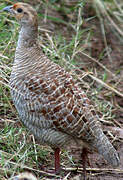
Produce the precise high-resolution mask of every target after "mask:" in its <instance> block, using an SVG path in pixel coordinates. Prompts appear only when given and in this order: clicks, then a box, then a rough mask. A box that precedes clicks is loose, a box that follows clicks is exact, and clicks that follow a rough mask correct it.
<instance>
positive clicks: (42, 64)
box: [3, 3, 120, 171]
mask: <svg viewBox="0 0 123 180" xmlns="http://www.w3.org/2000/svg"><path fill="white" fill-rule="evenodd" d="M3 10H4V11H8V12H10V13H11V14H12V15H13V16H14V17H15V18H16V19H17V20H18V22H19V23H20V24H21V30H20V33H19V39H18V43H17V48H16V52H15V60H14V64H13V68H12V73H11V77H10V86H11V95H12V98H13V102H14V104H15V107H16V109H17V111H18V114H19V117H20V119H21V121H22V122H23V123H24V125H25V126H26V127H27V128H28V129H29V130H30V131H31V132H32V133H33V134H34V136H35V137H36V138H37V139H39V140H40V142H41V143H43V144H45V143H46V144H48V145H50V146H51V147H52V148H53V149H54V151H55V170H56V171H58V170H59V168H60V162H59V152H60V148H62V147H63V146H64V145H68V144H69V143H70V142H71V140H73V141H82V142H83V143H84V146H85V147H86V146H87V147H90V148H91V149H92V150H96V151H98V153H99V154H101V155H102V156H103V157H104V158H105V159H106V160H107V161H108V162H109V163H110V164H111V165H112V166H114V167H116V166H118V164H119V161H120V160H119V157H118V154H117V152H116V150H115V148H114V147H113V146H112V144H111V143H110V141H109V140H108V138H107V137H106V136H105V135H104V133H103V131H102V129H101V125H100V123H99V117H98V115H97V114H96V111H95V109H94V107H93V106H92V104H91V102H90V100H89V99H88V98H87V96H86V93H85V92H84V91H83V90H82V89H81V88H80V87H79V86H78V84H77V82H76V80H74V79H73V78H72V76H71V75H70V74H69V73H68V72H66V71H65V70H64V69H63V68H61V67H60V66H59V65H57V64H55V63H54V62H52V61H50V60H49V59H48V58H47V57H46V56H45V55H44V54H43V52H42V49H41V47H40V45H39V44H38V42H37V38H38V20H37V13H36V11H35V10H34V9H33V8H32V7H31V6H30V5H28V4H26V3H16V4H14V5H12V6H7V7H5V8H4V9H3Z"/></svg>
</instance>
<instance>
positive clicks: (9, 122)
mask: <svg viewBox="0 0 123 180" xmlns="http://www.w3.org/2000/svg"><path fill="white" fill-rule="evenodd" d="M15 2H19V1H14V0H4V1H3V0H0V179H2V180H3V179H4V180H5V179H9V178H10V179H11V178H12V177H14V176H15V175H16V174H18V173H19V172H23V171H31V172H33V173H35V175H36V176H37V177H38V178H39V179H48V177H49V175H48V173H46V169H48V168H49V169H53V167H54V156H53V151H52V149H51V148H50V147H48V146H46V147H44V146H41V145H40V144H39V143H38V142H37V141H36V140H35V138H34V137H33V135H31V134H30V132H29V131H28V130H27V129H26V128H25V127H24V126H23V125H22V124H21V122H20V121H19V118H18V114H17V112H16V110H15V107H14V105H13V102H12V99H11V96H10V91H9V89H10V87H9V76H10V73H11V67H12V63H13V59H14V53H15V48H16V43H17V39H18V32H19V29H20V26H19V24H18V23H17V22H16V20H15V19H14V18H13V17H11V16H10V15H9V14H7V13H5V12H2V11H1V10H2V8H4V7H5V6H7V5H11V4H13V3H15ZM23 2H26V3H29V4H31V5H32V6H33V7H34V8H35V9H36V10H37V13H38V18H39V39H38V41H39V43H40V45H41V47H42V49H43V52H44V53H45V54H46V55H47V56H48V57H49V58H50V59H51V60H52V61H54V62H55V63H58V64H59V65H60V66H62V67H64V68H65V69H66V70H67V71H69V73H71V75H72V76H73V77H74V78H75V79H77V80H78V81H79V84H80V86H81V87H82V88H83V89H84V90H85V92H86V93H87V94H88V96H89V98H90V99H92V101H93V102H94V106H95V108H96V109H97V112H98V113H99V116H100V121H101V123H102V127H103V128H104V132H105V133H106V134H107V136H108V137H109V138H110V140H111V142H112V143H113V145H114V146H115V147H116V149H117V150H118V152H119V154H121V153H122V152H123V1H122V0H35V1H29V0H23ZM80 156H81V148H80V150H78V147H76V146H74V145H72V146H71V147H68V149H63V150H62V152H61V164H62V166H63V168H70V170H71V171H70V173H68V176H65V174H64V173H62V174H61V175H60V176H55V175H52V176H50V179H60V178H61V179H65V178H66V179H74V178H76V177H77V178H78V179H79V178H80V179H81V177H80V172H81V173H82V171H81V170H80V171H78V172H74V171H73V169H72V168H75V167H77V166H79V167H82V163H81V158H80ZM89 158H90V159H93V167H95V168H96V169H95V168H92V167H90V169H89V170H88V177H90V178H91V179H95V180H96V179H104V176H105V179H106V178H107V179H109V177H110V178H111V179H116V178H117V179H121V178H122V176H123V157H121V165H120V167H119V168H120V169H121V170H119V171H115V170H114V171H112V170H111V169H110V166H109V165H108V164H107V163H106V162H105V161H104V159H103V158H101V157H100V156H99V155H97V154H96V153H93V154H90V155H89ZM104 168H106V169H107V170H108V172H109V173H106V172H107V171H104ZM99 172H101V173H99ZM102 174H103V176H102Z"/></svg>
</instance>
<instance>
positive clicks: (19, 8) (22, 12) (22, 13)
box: [3, 2, 37, 26]
mask: <svg viewBox="0 0 123 180" xmlns="http://www.w3.org/2000/svg"><path fill="white" fill-rule="evenodd" d="M3 11H7V12H9V13H11V14H12V15H13V16H14V17H15V18H16V19H17V21H18V22H19V23H20V24H21V25H22V26H23V25H24V26H30V25H31V26H37V13H36V11H35V10H34V9H33V8H32V7H31V6H30V5H29V4H26V3H20V2H19V3H16V4H14V5H12V6H7V7H5V8H3Z"/></svg>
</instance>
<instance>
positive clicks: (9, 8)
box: [3, 6, 13, 13]
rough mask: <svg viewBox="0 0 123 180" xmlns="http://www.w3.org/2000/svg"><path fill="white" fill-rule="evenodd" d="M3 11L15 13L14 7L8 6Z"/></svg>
mask: <svg viewBox="0 0 123 180" xmlns="http://www.w3.org/2000/svg"><path fill="white" fill-rule="evenodd" d="M3 11H7V12H10V13H13V6H6V7H4V8H3Z"/></svg>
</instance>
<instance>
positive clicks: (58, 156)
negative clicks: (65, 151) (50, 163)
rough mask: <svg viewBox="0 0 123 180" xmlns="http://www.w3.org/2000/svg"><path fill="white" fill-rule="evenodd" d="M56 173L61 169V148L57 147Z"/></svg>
mask: <svg viewBox="0 0 123 180" xmlns="http://www.w3.org/2000/svg"><path fill="white" fill-rule="evenodd" d="M54 151H55V173H56V174H57V173H59V171H60V149H59V148H56V149H55V150H54Z"/></svg>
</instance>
